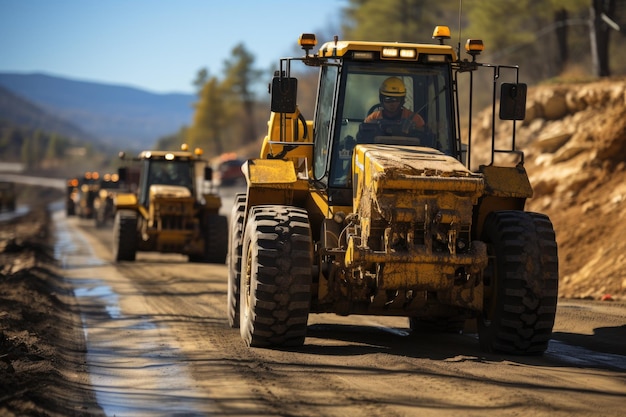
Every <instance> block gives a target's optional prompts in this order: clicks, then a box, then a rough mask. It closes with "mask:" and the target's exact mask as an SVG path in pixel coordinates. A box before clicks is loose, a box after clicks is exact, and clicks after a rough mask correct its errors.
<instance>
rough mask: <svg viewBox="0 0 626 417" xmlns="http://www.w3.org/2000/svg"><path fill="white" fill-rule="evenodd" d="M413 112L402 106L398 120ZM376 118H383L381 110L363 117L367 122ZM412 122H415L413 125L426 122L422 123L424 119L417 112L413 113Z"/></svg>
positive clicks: (417, 125)
mask: <svg viewBox="0 0 626 417" xmlns="http://www.w3.org/2000/svg"><path fill="white" fill-rule="evenodd" d="M412 114H413V112H412V111H411V110H409V109H405V108H404V107H403V108H402V115H401V116H400V119H399V120H402V119H408V118H409V117H411V115H412ZM378 119H383V111H382V110H376V111H375V112H373V113H371V114H370V115H369V116H367V117H366V118H365V123H369V122H371V121H373V120H378ZM413 123H414V124H415V127H423V126H424V125H425V124H426V123H424V119H422V116H420V115H419V114H417V113H415V115H414V116H413Z"/></svg>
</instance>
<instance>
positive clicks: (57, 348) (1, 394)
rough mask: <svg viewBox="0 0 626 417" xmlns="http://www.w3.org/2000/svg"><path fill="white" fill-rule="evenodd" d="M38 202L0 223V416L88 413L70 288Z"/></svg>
mask: <svg viewBox="0 0 626 417" xmlns="http://www.w3.org/2000/svg"><path fill="white" fill-rule="evenodd" d="M52 239H53V236H51V221H50V215H49V213H48V211H47V209H46V208H45V207H40V208H35V209H33V210H32V211H31V212H30V213H29V214H27V215H25V216H22V217H19V218H17V219H14V220H11V221H8V222H2V223H0V415H2V416H26V415H28V416H83V415H85V416H86V415H90V416H91V415H95V414H93V410H94V409H97V406H94V404H95V400H94V399H93V394H92V393H91V392H90V391H89V390H88V388H89V387H88V384H85V383H84V382H83V381H80V380H79V379H78V378H79V375H84V374H85V372H84V369H82V368H83V367H84V350H83V346H84V344H83V343H81V340H82V339H83V335H82V326H81V323H80V316H79V314H78V311H77V310H76V308H75V305H74V298H73V293H72V289H71V288H70V287H69V286H68V284H67V283H65V282H64V281H63V279H62V277H61V276H60V275H59V273H58V272H57V267H56V262H55V260H54V258H53V252H52V244H53V240H52Z"/></svg>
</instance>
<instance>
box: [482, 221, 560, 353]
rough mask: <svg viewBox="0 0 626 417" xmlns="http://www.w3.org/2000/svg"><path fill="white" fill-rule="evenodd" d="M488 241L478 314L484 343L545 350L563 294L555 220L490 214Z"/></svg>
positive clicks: (499, 347) (509, 350)
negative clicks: (559, 284)
mask: <svg viewBox="0 0 626 417" xmlns="http://www.w3.org/2000/svg"><path fill="white" fill-rule="evenodd" d="M483 230H484V231H483V240H484V241H485V242H486V243H487V245H488V246H487V250H488V254H489V265H488V267H487V270H486V271H485V299H484V305H483V312H482V314H481V316H480V317H479V318H478V335H479V339H480V345H481V348H482V349H484V350H486V351H488V352H494V351H499V352H504V353H512V354H520V355H541V354H543V352H545V350H546V349H547V348H548V342H549V341H550V338H551V336H552V328H553V326H554V318H555V315H556V304H557V298H558V253H557V243H556V239H555V234H554V229H553V227H552V223H551V222H550V219H549V218H548V217H547V216H545V215H542V214H537V213H528V212H522V211H501V212H494V213H491V214H490V215H489V216H488V217H487V219H486V220H485V226H484V229H483Z"/></svg>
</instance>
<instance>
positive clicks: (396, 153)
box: [353, 145, 485, 220]
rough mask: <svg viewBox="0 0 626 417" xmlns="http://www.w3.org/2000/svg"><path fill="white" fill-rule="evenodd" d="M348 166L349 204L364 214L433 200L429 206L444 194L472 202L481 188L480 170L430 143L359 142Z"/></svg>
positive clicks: (386, 214) (442, 199) (388, 211)
mask: <svg viewBox="0 0 626 417" xmlns="http://www.w3.org/2000/svg"><path fill="white" fill-rule="evenodd" d="M353 169H354V170H353V175H354V178H353V186H354V199H355V201H354V206H355V207H357V210H358V211H359V212H360V213H361V215H365V216H368V217H376V216H375V212H376V213H378V216H382V217H385V218H387V217H391V216H392V213H391V212H392V211H395V212H397V211H398V210H401V209H403V208H407V209H415V208H416V207H415V204H416V202H417V201H420V203H419V204H422V203H421V202H425V201H427V200H433V199H435V200H436V201H435V202H433V203H431V205H432V204H437V205H441V204H442V202H443V204H444V205H445V200H446V198H447V199H452V200H458V198H461V199H463V200H465V201H467V203H468V204H476V203H477V201H478V198H479V197H480V196H482V195H483V193H484V189H485V185H484V179H483V176H482V175H481V174H476V173H473V172H471V171H470V170H468V169H467V168H466V167H465V166H464V165H463V164H462V163H461V162H459V161H458V160H457V159H455V158H453V157H451V156H449V155H446V154H444V153H442V152H440V151H438V150H436V149H432V148H422V147H415V146H397V145H358V146H357V147H356V149H355V156H354V167H353ZM446 196H447V197H446ZM420 210H422V208H420ZM388 220H390V219H388Z"/></svg>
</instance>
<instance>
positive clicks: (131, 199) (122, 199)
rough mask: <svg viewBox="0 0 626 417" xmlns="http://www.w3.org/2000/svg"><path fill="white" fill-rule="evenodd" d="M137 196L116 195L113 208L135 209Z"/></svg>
mask: <svg viewBox="0 0 626 417" xmlns="http://www.w3.org/2000/svg"><path fill="white" fill-rule="evenodd" d="M136 205H137V196H136V195H135V194H118V195H116V196H115V206H116V207H117V208H124V207H135V206H136Z"/></svg>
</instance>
